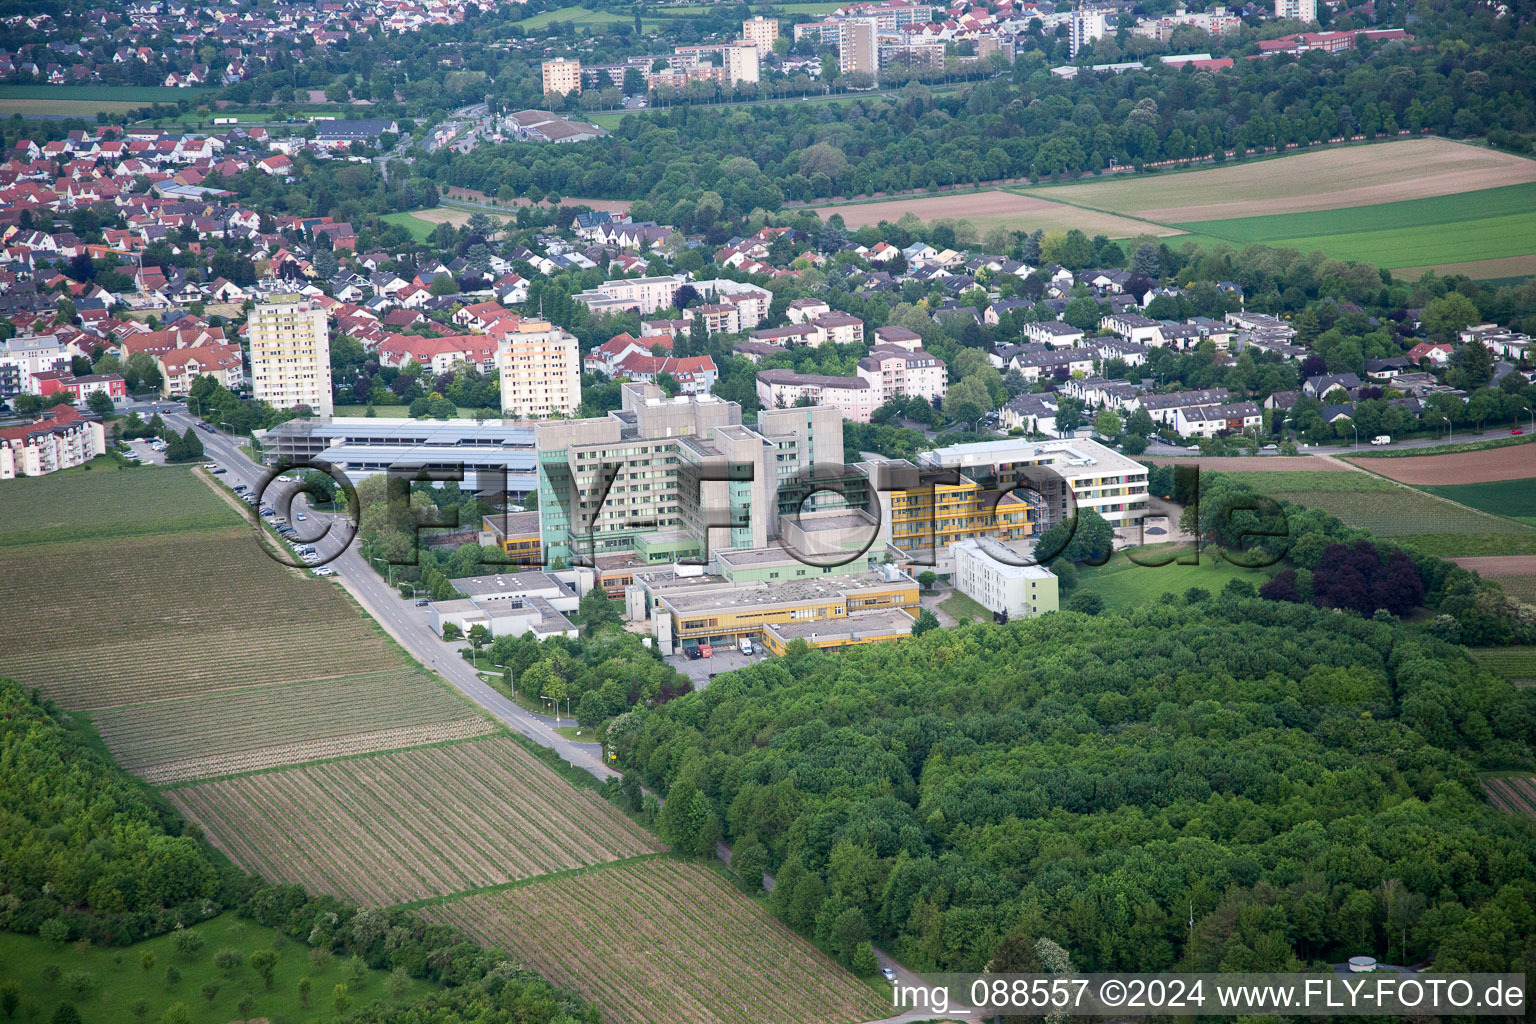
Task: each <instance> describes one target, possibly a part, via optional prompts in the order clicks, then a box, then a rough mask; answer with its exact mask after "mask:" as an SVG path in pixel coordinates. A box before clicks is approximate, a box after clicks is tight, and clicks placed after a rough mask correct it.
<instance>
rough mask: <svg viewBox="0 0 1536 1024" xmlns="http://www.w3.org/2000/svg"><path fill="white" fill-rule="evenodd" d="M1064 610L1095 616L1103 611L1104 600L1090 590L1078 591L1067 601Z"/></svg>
mask: <svg viewBox="0 0 1536 1024" xmlns="http://www.w3.org/2000/svg"><path fill="white" fill-rule="evenodd" d="M1066 610H1067V611H1069V612H1082V613H1083V614H1084V615H1097V614H1099V613H1100V612H1102V611H1103V610H1104V599H1103V598H1102V597H1100V596H1099V595H1098V594H1095V593H1094V592H1093V591H1091V590H1079V591H1078V592H1077V593H1075V594H1073V595H1072V596H1071V597H1070V598H1068V599H1067V604H1066Z"/></svg>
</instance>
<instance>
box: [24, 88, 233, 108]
mask: <svg viewBox="0 0 1536 1024" xmlns="http://www.w3.org/2000/svg"><path fill="white" fill-rule="evenodd" d="M217 91H218V90H216V89H212V88H203V89H177V88H173V87H171V86H163V85H0V100H5V99H15V100H107V101H110V102H114V103H138V104H141V105H143V104H150V103H175V102H177V101H179V100H189V101H192V102H199V101H201V100H202V98H203V97H204V96H206V95H207V94H208V93H211V92H217Z"/></svg>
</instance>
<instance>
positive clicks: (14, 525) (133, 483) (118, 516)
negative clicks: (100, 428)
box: [0, 458, 240, 547]
mask: <svg viewBox="0 0 1536 1024" xmlns="http://www.w3.org/2000/svg"><path fill="white" fill-rule="evenodd" d="M104 481H110V484H106V485H104ZM108 491H110V495H111V500H110V501H103V500H102V497H103V495H104V494H106V493H108ZM239 522H240V517H239V516H238V515H237V514H236V512H235V510H234V509H232V508H230V507H229V506H228V505H227V504H225V503H224V502H222V501H220V500H219V498H218V496H217V495H215V494H214V493H213V491H211V490H209V488H208V485H207V484H205V483H204V482H203V481H202V480H199V479H198V478H197V477H196V476H195V475H194V472H193V470H192V469H191V468H190V467H184V466H166V467H160V466H134V467H128V468H124V467H120V466H118V464H117V463H115V462H113V461H112V460H111V459H107V458H99V459H95V460H94V461H92V462H89V463H87V464H86V465H85V466H81V467H78V468H76V469H67V470H63V471H62V472H58V473H50V474H48V475H47V476H39V477H25V478H22V479H17V480H10V481H7V482H6V483H4V484H0V547H11V546H14V545H17V544H38V543H43V542H47V541H63V540H105V539H108V538H112V537H134V536H140V535H144V534H154V533H182V532H185V531H188V530H211V529H218V528H219V527H228V526H236V525H238V524H239Z"/></svg>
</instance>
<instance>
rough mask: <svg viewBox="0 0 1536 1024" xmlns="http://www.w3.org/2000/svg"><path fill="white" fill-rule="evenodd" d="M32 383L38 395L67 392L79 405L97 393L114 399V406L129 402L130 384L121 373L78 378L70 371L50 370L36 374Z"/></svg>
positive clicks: (93, 374) (45, 395) (95, 374)
mask: <svg viewBox="0 0 1536 1024" xmlns="http://www.w3.org/2000/svg"><path fill="white" fill-rule="evenodd" d="M32 382H33V391H34V392H35V393H36V394H39V395H42V396H43V397H44V398H46V397H48V396H49V395H56V394H58V393H60V392H65V393H67V394H69V395H70V396H72V398H73V400H74V402H75V404H77V405H81V404H84V403H85V402H87V401H89V399H90V397H91V396H92V395H94V394H96V393H97V392H101V393H103V394H105V395H106V396H107V397H108V398H110V399H112V404H113V405H121V404H122V403H124V402H126V401H127V400H128V384H127V381H126V380H124V379H123V375H122V374H120V373H88V374H85V375H83V376H80V377H76V376H75V375H74V374H73V373H70V372H69V371H68V370H49V371H46V372H43V373H34V374H33V375H32Z"/></svg>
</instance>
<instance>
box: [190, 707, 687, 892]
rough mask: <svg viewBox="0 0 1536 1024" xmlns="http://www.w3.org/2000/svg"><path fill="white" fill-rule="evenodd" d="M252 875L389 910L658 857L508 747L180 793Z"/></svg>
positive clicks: (420, 755)
mask: <svg viewBox="0 0 1536 1024" xmlns="http://www.w3.org/2000/svg"><path fill="white" fill-rule="evenodd" d="M166 795H167V796H168V797H169V799H170V800H171V802H172V803H173V804H175V805H176V807H177V808H178V809H179V810H181V811H182V812H183V813H184V814H187V815H188V816H189V817H191V818H193V819H195V820H197V821H199V822H202V823H203V825H204V826H205V827H206V828H207V829H208V833H209V838H210V839H211V840H212V841H213V843H214V845H216V846H218V847H219V848H221V849H223V850H224V851H225V852H226V853H228V854H229V856H230V859H231V860H233V861H234V862H235V863H236V864H239V865H240V866H241V867H243V868H245V869H246V870H248V871H253V872H256V873H257V874H260V875H262V876H264V877H266V878H271V879H275V880H279V881H284V882H295V883H298V884H300V885H303V886H304V887H305V888H306V889H309V890H310V891H312V892H324V893H331V894H332V895H336V896H344V897H346V898H347V899H350V900H355V901H358V902H361V903H365V904H369V905H374V906H384V905H388V904H393V903H407V902H411V901H414V900H421V899H427V898H430V897H434V896H444V895H448V894H450V893H455V892H464V891H467V890H473V889H482V888H485V887H487V886H493V885H501V884H505V883H507V882H511V881H515V880H518V879H523V878H530V877H533V876H535V875H543V874H549V873H550V872H554V871H568V870H570V869H572V868H580V867H590V866H591V865H593V864H601V863H603V862H605V861H610V860H616V859H620V858H624V857H635V856H640V855H643V854H648V853H656V852H659V851H660V850H661V846H660V844H659V843H657V841H656V840H655V839H654V838H653V837H652V836H651V835H650V834H649V833H647V832H645V831H643V830H641V829H640V827H639V826H637V825H635V824H634V823H633V822H631V821H630V820H629V819H628V818H626V817H624V815H623V814H621V813H619V811H617V810H615V809H614V807H613V806H612V805H611V804H608V803H606V802H604V801H603V800H602V799H600V798H599V797H598V796H596V795H595V794H593V793H592V792H590V791H589V790H581V789H576V788H575V787H574V786H572V785H570V784H569V783H568V782H566V781H565V780H564V779H562V778H560V776H558V775H556V774H555V773H554V771H552V770H551V769H550V768H549V767H548V766H546V765H545V764H544V763H543V762H542V761H539V760H538V759H537V758H535V757H533V755H531V754H529V753H528V752H527V751H525V750H523V748H522V747H520V746H518V744H517V743H515V742H513V741H512V740H511V739H510V738H508V737H505V736H495V737H490V738H486V739H481V740H470V741H467V742H464V743H452V744H448V745H445V746H438V747H418V748H415V749H412V750H402V751H396V752H394V753H388V754H376V755H372V756H369V757H362V758H349V759H344V760H340V761H329V762H323V763H320V764H311V765H307V766H304V767H300V768H292V769H288V770H286V771H280V772H270V773H264V774H257V775H250V776H244V777H240V778H234V779H224V780H218V781H214V782H207V783H199V784H197V785H193V786H188V787H185V788H181V789H172V790H169V791H168V792H167V794H166Z"/></svg>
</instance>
